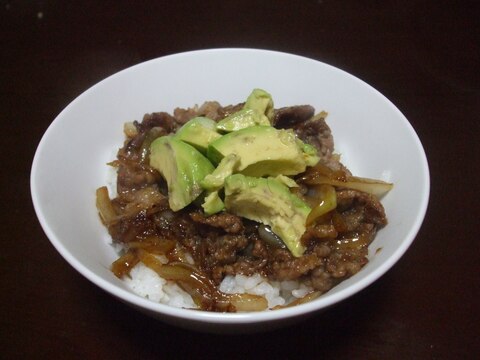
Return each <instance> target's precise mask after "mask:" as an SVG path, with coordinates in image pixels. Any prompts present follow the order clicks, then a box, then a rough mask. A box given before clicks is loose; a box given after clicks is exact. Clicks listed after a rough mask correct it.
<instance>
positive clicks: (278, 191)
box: [224, 174, 311, 257]
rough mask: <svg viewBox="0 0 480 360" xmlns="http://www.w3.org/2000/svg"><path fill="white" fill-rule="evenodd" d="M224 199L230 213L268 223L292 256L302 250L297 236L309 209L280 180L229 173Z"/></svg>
mask: <svg viewBox="0 0 480 360" xmlns="http://www.w3.org/2000/svg"><path fill="white" fill-rule="evenodd" d="M224 202H225V208H226V210H227V211H229V212H230V213H232V214H235V215H237V216H242V217H245V218H247V219H250V220H254V221H257V222H260V223H262V224H265V225H269V226H270V227H271V229H272V231H273V232H274V233H275V234H277V235H278V236H279V237H280V238H281V239H282V240H283V242H284V243H285V245H286V246H287V248H288V249H289V250H290V251H291V253H292V255H293V256H296V257H298V256H301V255H302V254H303V253H304V251H305V247H304V246H303V244H302V243H301V241H300V239H301V237H302V235H303V233H304V232H305V229H306V225H305V223H306V219H307V217H308V214H309V213H310V210H311V209H310V207H309V206H308V205H307V204H306V203H304V202H303V201H302V200H301V199H300V198H298V197H297V196H295V195H294V194H292V193H291V192H290V190H289V189H288V187H287V186H286V185H284V184H282V183H281V182H280V181H278V180H276V179H274V178H255V177H250V176H244V175H242V174H234V175H230V176H229V177H227V178H226V179H225V201H224Z"/></svg>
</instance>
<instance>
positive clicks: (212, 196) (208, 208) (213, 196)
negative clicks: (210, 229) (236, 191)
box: [202, 190, 225, 216]
mask: <svg viewBox="0 0 480 360" xmlns="http://www.w3.org/2000/svg"><path fill="white" fill-rule="evenodd" d="M202 208H203V211H204V212H205V215H207V216H210V215H213V214H216V213H218V212H220V211H222V210H223V209H225V204H224V203H223V201H222V199H221V198H220V195H219V194H218V190H217V191H212V192H210V193H209V194H208V195H207V196H205V201H204V202H203V204H202Z"/></svg>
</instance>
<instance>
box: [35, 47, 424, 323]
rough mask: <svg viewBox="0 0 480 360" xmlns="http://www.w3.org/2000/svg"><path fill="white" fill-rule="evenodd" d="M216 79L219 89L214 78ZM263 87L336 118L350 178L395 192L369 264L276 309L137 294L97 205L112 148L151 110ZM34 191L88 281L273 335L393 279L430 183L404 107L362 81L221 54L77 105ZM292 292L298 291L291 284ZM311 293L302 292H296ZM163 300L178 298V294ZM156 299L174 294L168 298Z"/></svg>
mask: <svg viewBox="0 0 480 360" xmlns="http://www.w3.org/2000/svg"><path fill="white" fill-rule="evenodd" d="M254 69H263V71H253V70H254ZM212 77H214V78H215V79H216V81H215V84H213V83H212V82H211V81H209V79H211V78H212ZM185 84H189V86H185ZM259 86H260V87H262V88H264V89H268V90H270V91H271V92H272V94H274V98H275V102H276V103H277V104H281V105H285V106H287V105H294V104H311V105H313V106H315V107H316V108H317V109H325V110H327V111H328V112H329V115H328V123H329V125H330V127H331V129H332V133H333V134H334V137H335V151H336V152H338V153H339V154H341V158H342V161H343V162H344V163H345V164H346V165H348V168H349V170H350V171H351V172H352V173H353V174H358V175H361V176H365V177H368V178H373V179H380V180H383V181H386V182H394V183H395V188H394V191H391V192H390V193H389V194H388V195H387V196H385V197H384V198H383V199H382V204H383V206H384V207H385V212H386V214H387V215H388V220H389V223H388V225H387V226H386V227H384V228H383V229H381V231H379V232H378V234H377V236H376V237H375V240H374V241H373V242H372V243H371V244H370V246H369V256H368V260H369V262H368V264H366V265H365V266H364V267H363V268H362V270H361V271H359V272H358V273H356V274H355V275H353V276H352V277H350V278H348V279H346V280H345V281H343V282H341V283H340V284H338V285H337V286H335V287H334V288H332V289H331V290H330V291H328V292H327V293H325V294H323V295H322V296H320V297H318V298H316V299H314V300H312V301H309V302H307V303H304V304H301V305H298V306H293V307H287V308H282V309H280V310H275V311H262V312H246V313H245V312H244V313H237V314H234V313H216V312H206V311H191V310H188V309H183V308H176V307H173V306H169V305H168V306H167V305H165V304H161V303H157V302H156V301H152V300H149V299H145V298H144V297H141V296H138V295H136V294H134V293H133V292H132V290H131V287H130V286H132V287H135V286H137V285H134V284H127V282H126V281H123V280H120V279H118V278H117V277H116V276H115V275H114V274H112V272H111V270H110V267H111V264H112V263H113V262H114V261H115V260H117V258H118V252H117V250H118V249H115V248H113V247H112V246H111V242H112V241H111V237H110V235H109V234H108V232H107V230H106V229H105V227H104V226H103V225H102V224H101V222H100V221H99V220H98V212H97V211H96V209H95V206H94V204H95V190H96V189H97V188H99V187H101V186H104V185H105V184H106V182H107V179H108V176H109V174H108V173H109V171H111V170H109V169H108V167H107V166H106V165H105V164H107V163H109V162H110V161H112V159H113V157H112V151H116V149H118V148H119V144H121V142H122V139H123V138H124V134H123V132H122V127H123V124H124V123H125V122H128V121H132V120H133V119H139V118H141V117H142V116H143V115H144V114H145V113H146V112H150V111H159V110H165V111H172V112H173V110H174V108H175V107H177V106H178V107H184V108H187V107H189V106H191V105H192V104H201V103H202V102H203V101H205V100H206V99H215V100H217V101H219V102H220V103H222V104H234V103H236V102H238V101H241V100H242V99H244V98H245V95H246V94H248V93H249V92H250V91H251V89H253V88H255V87H259ZM352 118H354V119H355V122H352V121H351V119H352ZM92 129H95V131H92ZM352 129H353V131H352ZM365 139H370V140H369V141H368V142H365ZM72 189H75V191H72ZM412 189H415V191H412ZM31 190H32V199H33V203H34V206H35V211H36V213H37V216H38V218H39V221H40V223H41V225H42V227H43V229H44V231H45V233H46V234H47V236H48V238H49V239H50V241H51V242H52V244H53V246H54V247H55V248H56V249H57V250H58V251H59V253H60V254H61V255H62V256H63V257H64V258H65V259H66V261H67V262H68V263H70V264H71V265H72V266H73V267H74V268H75V269H76V270H77V271H79V272H80V273H81V274H82V275H83V276H85V277H86V278H87V279H89V280H90V281H92V282H93V283H95V284H96V285H98V286H99V287H101V288H102V289H104V290H105V291H107V292H108V293H110V294H112V295H113V296H115V297H116V298H118V299H120V300H122V301H124V302H125V303H127V304H130V305H132V306H134V307H135V308H138V309H140V310H142V311H144V312H146V313H148V314H149V315H152V316H155V317H157V318H159V319H161V320H163V321H165V322H168V323H171V324H174V325H176V326H182V327H186V328H190V329H198V330H201V331H215V332H216V331H221V332H238V331H248V330H255V329H260V328H262V329H268V328H270V327H273V326H280V325H282V324H286V323H288V322H290V321H294V320H296V319H300V318H303V317H304V316H306V315H310V314H314V313H315V312H317V311H320V310H321V309H325V308H327V307H329V306H331V305H333V304H335V303H337V302H339V301H341V300H344V299H346V298H348V297H350V296H352V295H353V294H355V293H357V292H358V291H360V290H362V289H364V288H365V287H367V286H368V285H369V284H371V283H372V282H374V281H375V280H376V279H378V278H379V277H380V276H381V275H383V274H384V273H385V272H386V271H387V270H388V269H390V268H391V267H392V266H393V265H394V264H395V263H396V262H397V261H398V259H399V258H400V257H401V256H402V255H403V254H404V253H405V251H406V250H407V249H408V247H409V245H410V244H411V242H412V241H413V240H414V238H415V235H416V234H417V232H418V230H419V228H420V226H421V223H422V221H423V218H424V216H425V212H426V209H427V204H428V196H429V174H428V164H427V161H426V157H425V153H424V151H423V148H422V146H421V143H420V141H419V139H418V137H417V136H416V134H415V131H414V130H413V128H412V127H411V125H410V124H409V123H408V121H407V120H406V119H405V117H404V116H403V115H402V114H401V113H400V111H399V110H398V109H396V108H395V106H394V105H393V104H391V103H390V102H389V101H388V100H387V99H386V98H385V97H383V96H382V95H381V94H380V93H378V92H377V91H376V90H374V89H373V88H371V87H370V86H369V85H367V84H365V83H364V82H362V81H361V80H359V79H357V78H355V77H353V76H351V75H349V74H347V73H345V72H343V71H341V70H338V69H336V68H334V67H331V66H329V65H326V64H323V63H321V62H318V61H315V60H311V59H306V58H303V57H299V56H295V55H290V54H283V53H278V52H272V51H264V50H252V49H216V50H206V51H197V52H191V53H184V54H177V55H172V56H168V57H165V58H160V59H155V60H152V61H149V62H146V63H143V64H139V65H137V66H134V67H132V68H129V69H126V70H124V71H122V72H120V73H118V74H115V75H113V76H111V77H110V78H107V79H105V80H104V81H102V82H100V83H99V84H97V85H95V86H94V87H92V88H91V89H89V90H87V91H86V92H85V93H84V94H82V95H81V96H79V97H78V98H77V99H75V100H74V101H73V102H72V103H71V104H70V105H69V106H68V107H67V108H66V109H65V110H64V111H62V113H61V114H60V115H59V116H58V117H57V118H56V119H55V121H54V122H53V123H52V125H51V126H50V127H49V129H48V130H47V132H46V133H45V135H44V137H43V138H42V140H41V142H40V144H39V146H38V149H37V152H36V154H35V158H34V161H33V165H32V174H31ZM226 279H227V283H226V284H225V288H224V289H225V291H228V290H227V289H228V288H232V289H235V286H236V284H235V283H233V282H230V283H228V281H229V280H231V278H230V277H227V278H226ZM132 280H134V279H133V278H132ZM258 280H259V279H258V278H256V277H253V279H251V280H250V277H246V276H245V278H240V282H242V281H244V282H245V283H248V284H247V286H248V287H249V286H250V285H251V284H253V283H255V285H253V288H255V287H256V286H258V285H260V286H259V287H260V288H261V287H262V286H263V285H262V283H261V281H260V282H258ZM149 281H150V280H149ZM227 285H228V286H227ZM243 286H245V284H244V285H243ZM281 286H285V288H286V289H287V288H289V287H291V286H292V284H290V283H288V282H286V283H284V284H283V285H281ZM139 291H140V290H139ZM162 291H163V289H162ZM233 291H236V290H233ZM255 291H257V290H255ZM259 291H260V290H259ZM287 291H291V290H288V289H287ZM301 291H302V289H300V288H299V292H298V294H297V295H300V294H301ZM163 293H164V294H167V295H168V296H169V297H170V299H173V298H174V297H175V296H174V294H173V293H171V294H170V295H169V294H168V293H167V291H163ZM149 296H152V297H153V296H154V295H149ZM155 296H157V297H158V298H160V297H162V296H164V295H162V293H160V292H159V293H158V294H157V295H155ZM274 298H275V296H272V299H274ZM275 306H276V305H275ZM181 307H184V306H183V305H181Z"/></svg>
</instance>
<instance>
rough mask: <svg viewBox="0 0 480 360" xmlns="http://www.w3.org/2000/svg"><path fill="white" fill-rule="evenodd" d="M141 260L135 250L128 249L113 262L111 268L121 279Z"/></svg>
mask: <svg viewBox="0 0 480 360" xmlns="http://www.w3.org/2000/svg"><path fill="white" fill-rule="evenodd" d="M139 261H140V259H139V258H138V256H137V254H136V253H135V252H133V251H128V252H126V253H125V254H124V255H122V256H120V257H119V258H118V259H117V260H115V261H114V262H113V264H112V267H111V270H112V272H113V274H114V275H115V276H116V277H118V278H119V279H121V278H123V277H124V276H125V275H127V274H129V273H130V270H131V269H132V268H133V267H134V266H135V265H137V264H138V262H139Z"/></svg>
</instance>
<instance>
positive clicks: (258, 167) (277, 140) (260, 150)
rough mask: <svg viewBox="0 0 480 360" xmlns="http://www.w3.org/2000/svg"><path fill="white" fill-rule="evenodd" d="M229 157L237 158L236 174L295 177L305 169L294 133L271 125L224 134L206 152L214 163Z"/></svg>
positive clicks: (303, 157)
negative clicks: (232, 155) (238, 161)
mask: <svg viewBox="0 0 480 360" xmlns="http://www.w3.org/2000/svg"><path fill="white" fill-rule="evenodd" d="M229 154H236V155H238V156H239V158H240V163H239V165H238V167H237V172H240V173H242V174H244V175H248V176H258V177H261V176H277V175H296V174H299V173H301V172H303V171H305V169H306V166H307V164H306V161H305V156H304V152H303V149H302V147H301V146H300V143H299V141H298V139H297V138H296V136H295V134H294V132H293V131H292V130H284V129H275V128H274V127H272V126H251V127H248V128H245V129H242V130H238V131H234V132H231V133H228V134H225V135H223V136H222V137H219V138H218V139H216V140H214V141H213V142H211V143H210V145H209V146H208V149H207V157H208V158H209V159H210V160H211V161H212V162H213V163H214V164H218V163H220V161H221V160H222V159H223V158H224V157H225V156H227V155H229Z"/></svg>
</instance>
